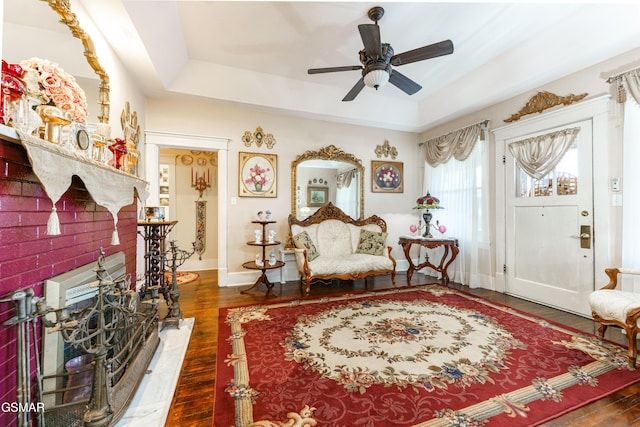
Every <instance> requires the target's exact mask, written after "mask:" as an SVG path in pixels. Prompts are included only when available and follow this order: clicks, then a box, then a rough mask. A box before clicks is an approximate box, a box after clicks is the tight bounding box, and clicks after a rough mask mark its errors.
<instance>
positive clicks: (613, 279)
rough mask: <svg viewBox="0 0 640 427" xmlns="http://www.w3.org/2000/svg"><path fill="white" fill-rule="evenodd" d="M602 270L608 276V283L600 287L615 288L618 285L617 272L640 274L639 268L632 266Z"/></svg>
mask: <svg viewBox="0 0 640 427" xmlns="http://www.w3.org/2000/svg"><path fill="white" fill-rule="evenodd" d="M604 272H605V273H606V274H607V276H609V283H607V284H606V286H604V287H603V288H602V289H615V288H616V286H618V275H619V274H633V275H640V270H636V269H632V268H617V267H612V268H606V269H605V270H604Z"/></svg>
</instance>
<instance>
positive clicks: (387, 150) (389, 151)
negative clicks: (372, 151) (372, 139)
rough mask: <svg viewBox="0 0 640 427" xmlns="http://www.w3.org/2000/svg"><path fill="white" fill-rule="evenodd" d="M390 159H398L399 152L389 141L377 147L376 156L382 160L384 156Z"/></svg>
mask: <svg viewBox="0 0 640 427" xmlns="http://www.w3.org/2000/svg"><path fill="white" fill-rule="evenodd" d="M383 155H384V156H385V157H389V156H391V158H392V159H395V158H396V157H398V150H397V149H396V147H392V146H390V145H389V141H385V142H384V144H382V145H378V146H376V156H378V158H381V157H382V156H383Z"/></svg>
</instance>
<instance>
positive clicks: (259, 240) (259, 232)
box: [253, 230, 262, 243]
mask: <svg viewBox="0 0 640 427" xmlns="http://www.w3.org/2000/svg"><path fill="white" fill-rule="evenodd" d="M253 234H254V235H255V237H256V243H262V230H255V231H254V232H253Z"/></svg>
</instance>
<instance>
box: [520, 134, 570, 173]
mask: <svg viewBox="0 0 640 427" xmlns="http://www.w3.org/2000/svg"><path fill="white" fill-rule="evenodd" d="M579 131H580V128H578V127H575V128H571V129H563V130H559V131H557V132H551V133H548V134H545V135H539V136H536V137H533V138H527V139H523V140H521V141H516V142H512V143H510V144H509V151H510V152H511V154H512V155H513V157H514V158H515V159H516V162H517V163H518V165H519V166H520V167H521V168H522V170H524V171H525V172H526V174H527V175H529V176H530V177H532V178H534V179H541V178H543V177H544V176H545V175H547V174H548V173H549V172H551V171H552V170H553V168H555V167H556V165H557V164H558V162H560V160H561V159H562V156H564V154H565V153H566V152H567V150H568V149H569V148H570V147H571V146H572V145H573V142H574V141H575V139H576V136H577V135H578V132H579Z"/></svg>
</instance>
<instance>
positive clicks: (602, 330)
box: [598, 323, 607, 338]
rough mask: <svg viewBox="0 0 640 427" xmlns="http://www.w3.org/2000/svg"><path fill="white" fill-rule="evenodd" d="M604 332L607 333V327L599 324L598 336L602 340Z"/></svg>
mask: <svg viewBox="0 0 640 427" xmlns="http://www.w3.org/2000/svg"><path fill="white" fill-rule="evenodd" d="M605 332H607V325H605V324H602V323H601V324H600V327H599V328H598V335H599V336H600V338H604V333H605Z"/></svg>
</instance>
